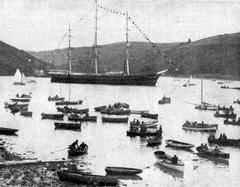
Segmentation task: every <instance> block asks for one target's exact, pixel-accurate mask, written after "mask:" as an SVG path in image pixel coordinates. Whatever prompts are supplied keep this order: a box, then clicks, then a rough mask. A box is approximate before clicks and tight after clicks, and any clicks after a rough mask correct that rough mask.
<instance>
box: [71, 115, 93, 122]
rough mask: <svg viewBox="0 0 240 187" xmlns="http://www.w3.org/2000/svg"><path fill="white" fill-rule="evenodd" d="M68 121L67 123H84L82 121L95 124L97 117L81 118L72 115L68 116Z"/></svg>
mask: <svg viewBox="0 0 240 187" xmlns="http://www.w3.org/2000/svg"><path fill="white" fill-rule="evenodd" d="M68 120H69V121H82V122H84V121H92V122H96V121H97V116H83V117H81V116H78V115H75V114H73V115H70V116H69V117H68Z"/></svg>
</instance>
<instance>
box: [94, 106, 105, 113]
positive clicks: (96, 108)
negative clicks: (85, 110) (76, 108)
mask: <svg viewBox="0 0 240 187" xmlns="http://www.w3.org/2000/svg"><path fill="white" fill-rule="evenodd" d="M106 108H107V106H106V105H104V106H97V107H95V108H94V110H95V111H96V112H101V111H102V110H105V109H106Z"/></svg>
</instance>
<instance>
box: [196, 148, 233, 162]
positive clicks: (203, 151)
mask: <svg viewBox="0 0 240 187" xmlns="http://www.w3.org/2000/svg"><path fill="white" fill-rule="evenodd" d="M196 150H197V151H198V153H197V155H198V156H201V157H205V158H208V159H210V160H213V161H220V162H222V161H223V162H225V161H228V159H229V157H230V154H229V153H224V152H222V151H220V150H219V148H215V149H208V148H205V147H204V146H199V147H197V148H196Z"/></svg>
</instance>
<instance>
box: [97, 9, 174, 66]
mask: <svg viewBox="0 0 240 187" xmlns="http://www.w3.org/2000/svg"><path fill="white" fill-rule="evenodd" d="M97 6H98V8H101V9H103V10H105V11H108V12H110V13H113V14H117V15H122V16H126V13H123V12H119V11H116V10H112V9H108V8H105V7H103V6H101V5H97ZM128 20H129V21H130V22H131V23H132V25H133V26H134V27H135V28H136V30H138V32H140V33H141V34H142V36H143V38H144V39H145V40H147V41H148V43H149V44H150V45H151V46H152V47H153V48H154V49H155V50H156V51H157V53H158V54H161V55H162V56H163V57H164V58H167V59H168V56H167V55H166V54H165V53H164V52H162V53H161V51H160V49H159V48H158V47H157V45H156V44H154V43H153V42H152V41H151V40H150V39H149V38H148V37H147V35H146V34H145V33H144V32H143V31H142V30H141V29H140V27H139V26H138V25H137V23H136V22H135V21H134V20H132V18H131V17H130V16H128ZM154 58H155V57H154ZM168 62H169V63H171V64H173V65H175V66H176V65H177V64H176V62H174V61H172V60H171V59H168Z"/></svg>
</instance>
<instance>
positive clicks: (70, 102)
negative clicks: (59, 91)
mask: <svg viewBox="0 0 240 187" xmlns="http://www.w3.org/2000/svg"><path fill="white" fill-rule="evenodd" d="M82 103H83V101H82V100H79V101H58V102H56V103H55V104H56V105H81V104H82Z"/></svg>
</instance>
